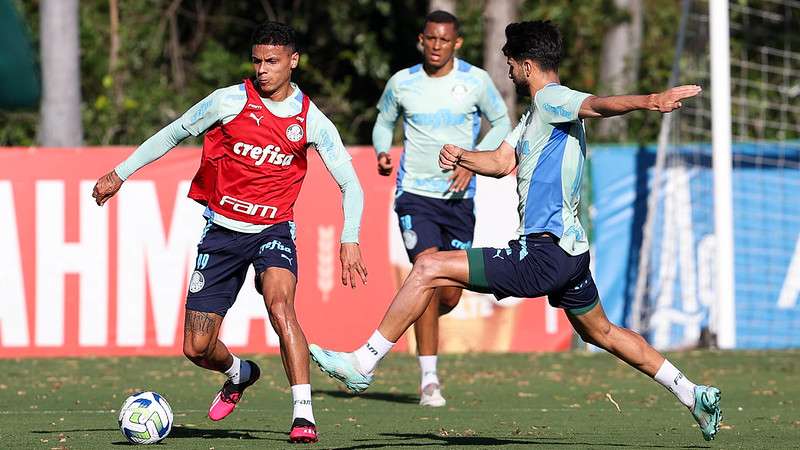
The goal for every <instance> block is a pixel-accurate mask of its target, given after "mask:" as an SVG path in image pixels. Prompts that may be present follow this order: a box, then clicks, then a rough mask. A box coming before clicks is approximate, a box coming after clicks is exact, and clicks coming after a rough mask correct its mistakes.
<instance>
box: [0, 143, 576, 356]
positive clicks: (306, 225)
mask: <svg viewBox="0 0 800 450" xmlns="http://www.w3.org/2000/svg"><path fill="white" fill-rule="evenodd" d="M349 150H350V152H351V154H352V156H353V163H354V165H355V167H356V171H357V172H358V174H359V178H360V180H361V184H362V186H363V187H364V191H365V199H366V200H365V202H366V203H365V212H364V219H363V223H362V228H361V247H362V254H363V255H364V257H365V260H366V263H367V267H368V270H369V283H368V284H367V285H366V286H359V287H358V288H357V289H355V290H353V289H351V288H349V287H343V286H342V285H341V282H340V270H341V269H340V265H339V256H338V251H339V236H340V232H341V224H342V206H341V193H340V192H339V189H338V187H337V186H336V184H335V182H334V181H333V179H332V178H331V177H330V175H329V174H328V173H327V171H326V169H325V167H324V166H323V164H322V162H321V160H320V159H319V158H316V157H313V156H312V157H310V158H309V168H308V176H307V177H306V181H305V184H304V186H303V191H302V192H301V194H300V198H299V200H298V202H297V205H296V208H295V214H296V216H295V221H296V223H297V247H298V258H299V264H298V267H299V271H300V275H299V280H298V289H297V299H296V308H297V310H298V317H299V319H300V323H301V325H302V326H303V329H304V330H305V332H306V335H307V336H308V339H309V341H310V342H317V343H320V344H323V345H325V346H328V347H333V348H341V349H352V348H354V347H355V346H356V345H358V344H360V343H361V342H362V341H363V340H364V339H366V338H367V337H368V335H369V334H370V333H371V332H372V330H374V329H375V327H376V326H377V324H378V322H379V321H380V319H381V318H382V317H383V313H384V311H385V310H386V308H387V306H388V304H389V303H390V302H391V299H392V296H393V295H394V292H395V291H396V288H397V286H398V283H399V282H400V281H401V280H402V278H403V276H404V274H405V273H407V271H408V269H409V267H410V266H409V265H408V262H407V258H406V256H405V251H404V248H403V243H402V238H400V236H399V234H400V233H399V231H398V227H397V223H396V220H397V219H396V216H394V213H393V211H392V199H393V195H394V181H393V177H392V178H387V177H382V176H379V175H378V174H377V171H376V166H375V157H374V154H373V152H372V149H371V148H368V147H352V148H350V149H349ZM131 151H132V149H131V148H76V149H43V148H4V149H0V211H2V212H3V214H2V215H0V255H2V259H0V357H6V358H7V357H28V356H81V355H178V354H181V348H182V342H181V341H182V330H183V313H184V312H183V306H184V302H185V295H186V291H187V283H188V278H189V275H190V274H191V272H192V270H193V267H194V259H195V257H196V246H197V242H198V240H199V238H200V234H201V232H202V228H203V225H204V223H205V221H204V219H203V218H202V211H203V207H202V206H200V205H198V204H197V203H195V202H194V201H192V200H189V199H188V198H187V197H186V193H187V192H188V189H189V180H190V179H191V177H192V175H194V172H195V170H196V169H197V166H198V163H199V157H200V150H199V149H197V148H178V149H176V150H173V151H171V152H170V153H168V154H167V155H165V156H164V157H163V158H161V159H160V160H158V161H157V162H155V163H153V164H151V165H149V166H147V167H145V168H143V169H142V170H140V171H139V172H138V173H136V174H135V175H134V176H132V177H131V179H129V180H128V181H126V182H125V184H124V185H123V187H122V189H121V190H120V192H119V193H118V194H117V195H116V197H114V198H113V199H112V200H110V201H109V202H108V203H107V204H106V206H104V207H102V208H101V207H98V206H97V205H96V204H95V203H94V200H93V199H92V197H91V190H92V187H93V186H94V182H95V180H96V179H97V178H98V177H99V176H101V175H103V174H104V173H106V172H107V171H108V170H110V169H111V168H112V167H114V166H115V165H116V164H118V163H119V162H120V161H122V160H123V159H124V158H125V157H127V155H128V154H129V153H130V152H131ZM396 160H399V158H398V159H396ZM516 201H517V199H516V192H515V189H514V182H513V179H510V178H509V179H504V180H492V179H484V178H481V179H480V180H479V185H478V197H476V213H477V215H478V219H477V228H476V239H475V244H476V245H483V246H486V245H491V246H501V247H503V246H505V244H506V242H507V241H508V240H509V239H513V237H514V229H515V228H516V225H517V222H516V221H517V218H516ZM252 276H253V273H252V269H251V271H250V274H249V275H248V278H249V279H248V281H246V282H245V284H244V287H243V288H242V291H241V292H240V294H239V297H238V298H237V301H236V304H235V305H234V307H233V308H232V309H231V310H230V311H229V312H228V314H227V315H226V317H225V321H224V324H223V328H222V332H221V335H220V338H221V339H222V341H223V342H225V343H226V344H227V345H228V346H229V347H231V348H232V349H233V350H235V351H237V352H244V353H248V352H251V353H277V352H278V339H277V336H276V335H275V333H274V331H273V330H272V328H271V326H270V325H269V321H268V320H267V317H266V308H265V307H264V304H263V300H262V299H261V298H260V296H259V295H258V294H257V293H256V292H255V289H253V288H252V286H253V282H252ZM440 323H441V332H440V335H441V336H440V339H441V345H440V348H441V350H442V352H443V353H445V352H465V351H554V350H565V349H568V348H569V346H570V340H571V337H572V332H571V328H570V326H569V324H568V322H567V321H566V318H565V317H564V315H563V313H562V312H561V311H557V310H555V309H553V308H551V307H549V306H547V302H545V301H542V300H541V299H538V300H525V301H522V300H519V299H508V300H504V301H502V302H497V301H495V300H494V298H493V297H491V296H487V295H482V294H475V293H466V292H465V294H464V296H463V297H462V300H461V303H460V304H459V306H458V307H457V308H456V309H455V310H454V311H453V312H451V313H450V314H448V315H447V316H444V317H442V319H441V321H440ZM408 343H413V339H407V341H406V340H404V341H403V342H401V343H400V345H398V347H397V348H398V349H399V350H410V351H413V348H410V346H409V345H408Z"/></svg>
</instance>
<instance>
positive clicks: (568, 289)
mask: <svg viewBox="0 0 800 450" xmlns="http://www.w3.org/2000/svg"><path fill="white" fill-rule="evenodd" d="M508 245H509V246H508V248H475V249H471V250H467V258H468V260H469V283H470V288H471V289H472V290H475V291H478V292H485V293H491V294H494V296H495V297H497V299H498V300H499V299H503V298H506V297H521V298H534V297H541V296H543V295H547V299H548V301H549V302H550V304H551V305H552V306H554V307H556V308H563V309H566V310H567V311H568V312H570V313H571V314H573V315H580V314H584V313H586V312H588V311H590V310H591V309H592V308H594V306H595V305H596V304H597V303H598V301H599V296H598V293H597V286H595V284H594V280H593V279H592V273H591V271H590V270H589V252H585V253H582V254H580V255H570V254H569V253H567V252H566V251H564V249H562V248H561V247H560V246H559V245H558V239H556V238H555V237H553V236H550V235H547V234H544V235H541V234H539V235H536V234H532V235H527V236H523V237H521V238H520V239H519V240H515V241H511V242H509V243H508Z"/></svg>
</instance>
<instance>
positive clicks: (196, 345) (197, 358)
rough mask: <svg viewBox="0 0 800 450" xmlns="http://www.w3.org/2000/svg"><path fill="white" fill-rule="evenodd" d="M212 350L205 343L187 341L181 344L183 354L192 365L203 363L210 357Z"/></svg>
mask: <svg viewBox="0 0 800 450" xmlns="http://www.w3.org/2000/svg"><path fill="white" fill-rule="evenodd" d="M212 351H213V349H212V348H211V345H209V343H207V342H200V341H196V340H193V339H187V340H186V341H184V342H183V354H184V356H186V357H187V358H188V359H189V360H191V361H192V362H194V363H198V362H201V361H205V360H206V359H208V357H209V356H210V355H211V353H212Z"/></svg>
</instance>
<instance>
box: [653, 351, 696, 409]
mask: <svg viewBox="0 0 800 450" xmlns="http://www.w3.org/2000/svg"><path fill="white" fill-rule="evenodd" d="M653 378H654V379H655V380H656V381H658V382H659V383H660V384H661V385H662V386H664V387H665V388H667V390H669V391H670V392H672V393H673V394H675V397H678V400H680V402H681V403H683V404H684V406H686V407H687V408H691V407H693V406H694V387H695V384H694V383H692V382H691V381H689V379H688V378H686V377H685V376H684V375H683V374H682V373H681V371H680V370H678V369H676V368H675V366H673V365H672V363H670V362H669V361H667V360H666V359H665V360H664V364H662V365H661V368H660V369H658V372H656V376H655V377H653Z"/></svg>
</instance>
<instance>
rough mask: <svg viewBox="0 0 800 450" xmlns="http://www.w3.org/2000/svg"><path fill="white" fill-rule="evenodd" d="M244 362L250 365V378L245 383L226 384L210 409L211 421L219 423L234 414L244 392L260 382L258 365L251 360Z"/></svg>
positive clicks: (229, 382)
mask: <svg viewBox="0 0 800 450" xmlns="http://www.w3.org/2000/svg"><path fill="white" fill-rule="evenodd" d="M244 362H245V363H247V364H250V378H249V379H248V380H247V381H245V382H244V383H239V384H233V383H232V382H231V381H230V380H227V381H226V382H225V384H223V385H222V389H220V390H219V392H217V396H216V397H214V401H213V402H211V407H210V408H208V418H209V419H211V420H214V421H217V420H222V419H224V418H226V417H228V414H230V413H232V412H233V410H234V408H236V404H237V403H239V400H241V398H242V394H244V390H245V389H247V388H248V387H250V386H252V385H253V384H254V383H255V382H256V381H258V378H259V377H260V376H261V370H260V369H259V368H258V366H257V365H256V363H254V362H253V361H250V360H247V361H244Z"/></svg>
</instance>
